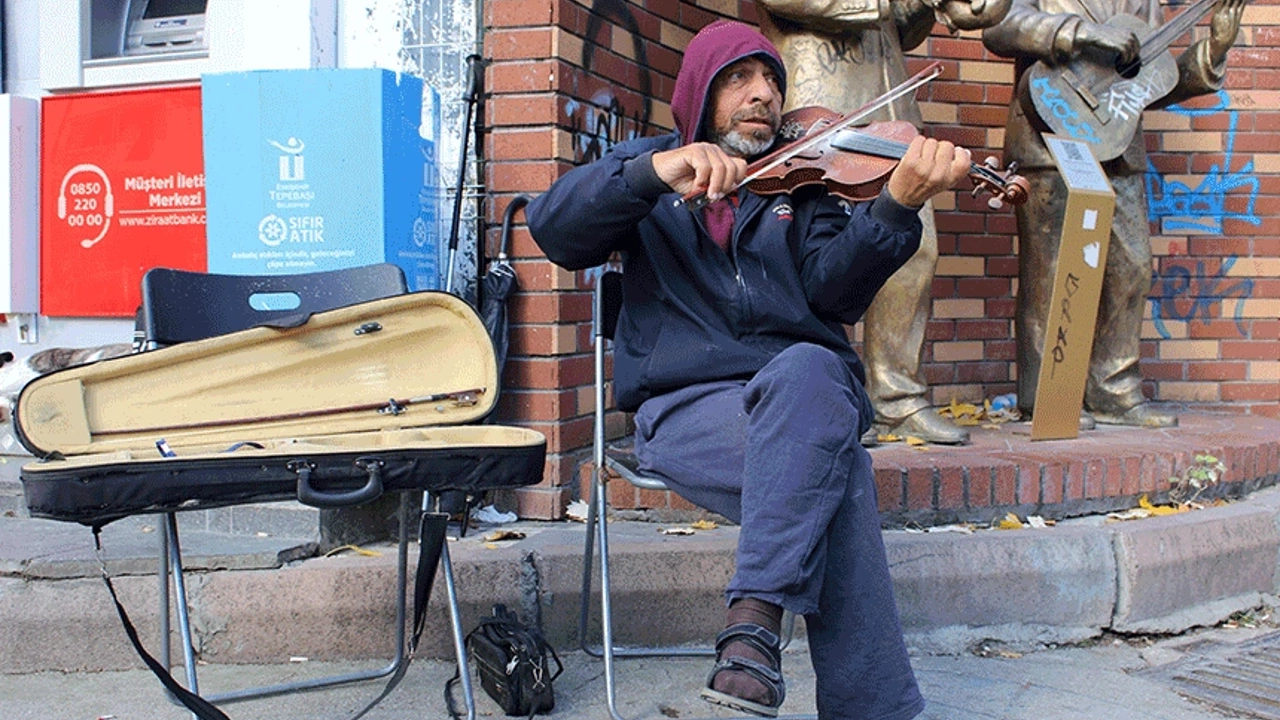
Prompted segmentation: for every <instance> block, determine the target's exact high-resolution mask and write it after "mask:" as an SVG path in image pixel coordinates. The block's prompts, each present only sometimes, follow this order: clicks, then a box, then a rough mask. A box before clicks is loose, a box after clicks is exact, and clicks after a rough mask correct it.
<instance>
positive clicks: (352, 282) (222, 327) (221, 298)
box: [135, 263, 475, 718]
mask: <svg viewBox="0 0 1280 720" xmlns="http://www.w3.org/2000/svg"><path fill="white" fill-rule="evenodd" d="M407 290H408V287H407V284H406V283H405V278H404V273H403V271H401V270H400V268H399V267H397V266H395V265H392V264H390V263H383V264H377V265H367V266H363V267H356V268H350V269H343V270H331V271H327V272H317V273H305V274H296V275H249V276H241V275H218V274H210V273H198V272H189V271H184V270H172V269H168V268H155V269H152V270H150V271H148V272H147V273H146V275H145V276H144V277H143V279H142V308H141V311H140V313H139V318H138V330H137V337H136V338H135V344H137V345H140V349H141V350H143V351H146V350H152V349H155V348H159V347H164V346H167V345H173V344H176V343H181V342H189V341H192V340H200V339H203V338H207V337H213V336H216V335H222V334H226V333H231V332H236V331H239V330H244V329H247V328H251V327H256V326H260V325H266V326H273V327H294V326H298V325H301V324H303V323H305V322H306V321H307V318H309V317H310V316H311V315H312V314H314V313H318V312H322V311H325V310H332V309H336V308H339V307H343V306H346V305H352V304H356V303H360V302H367V301H371V300H378V299H381V298H386V297H391V296H394V295H400V294H402V293H404V292H406V291H407ZM424 506H425V502H424ZM162 518H163V520H162V525H163V531H162V532H161V533H160V636H161V644H160V663H161V664H162V665H163V666H164V667H165V668H166V669H167V668H170V667H171V666H170V664H169V644H170V637H171V628H170V625H169V581H170V577H172V581H173V593H174V601H175V603H176V604H177V618H178V634H179V636H180V641H181V643H182V651H183V658H184V663H185V666H186V679H187V688H188V689H189V690H190V691H191V692H193V693H199V687H198V682H197V678H196V662H195V651H194V645H193V642H192V635H191V621H190V616H189V613H188V609H187V597H186V586H185V583H184V582H183V575H182V551H181V546H180V545H179V541H178V522H177V517H176V514H175V513H172V512H170V513H165V514H164V515H163V516H162ZM412 519H413V510H412V508H411V503H410V502H409V501H408V495H407V493H402V494H401V500H400V507H399V522H400V534H399V546H398V568H397V576H396V577H397V587H396V631H395V632H396V636H395V643H396V650H395V657H394V659H393V660H392V661H391V663H390V664H389V665H387V666H386V667H383V668H380V669H376V670H370V671H366V672H358V673H347V674H340V675H332V676H328V677H321V678H314V679H310V680H303V681H298V682H292V683H284V684H278V685H268V686H261V687H251V688H245V689H242V690H237V691H233V692H227V693H223V694H219V695H210V696H207V697H206V698H205V699H206V700H209V701H210V702H230V701H238V700H246V699H250V698H260V697H268V696H273V695H282V694H285V693H291V692H297V691H304V690H314V689H318V688H324V687H331V686H334V685H341V684H346V683H352V682H358V681H362V680H373V679H377V678H381V677H387V676H390V675H392V674H393V673H396V672H397V671H398V670H400V669H401V668H402V667H403V666H404V665H405V662H406V656H405V621H406V617H407V612H406V601H405V595H406V589H407V583H408V573H407V558H408V546H409V526H410V523H411V522H412ZM441 564H442V565H443V568H444V577H445V587H446V592H447V595H448V601H449V611H450V615H451V618H452V621H453V636H454V643H455V646H456V650H457V660H458V664H459V667H463V668H465V667H467V659H466V649H465V647H464V644H463V632H462V621H461V614H460V610H459V607H458V598H457V591H456V588H455V586H454V582H453V572H452V566H451V564H450V562H449V554H448V546H447V543H446V544H445V546H444V548H443V549H442V550H441ZM463 694H464V698H465V702H466V706H467V711H468V717H469V718H474V716H475V709H474V700H473V695H472V691H471V683H470V677H469V676H468V675H467V674H466V673H464V674H463Z"/></svg>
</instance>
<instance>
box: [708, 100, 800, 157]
mask: <svg viewBox="0 0 1280 720" xmlns="http://www.w3.org/2000/svg"><path fill="white" fill-rule="evenodd" d="M752 119H763V120H767V121H768V123H769V127H768V128H764V127H760V126H758V125H754V124H753V125H750V126H748V127H750V128H751V129H750V130H749V131H748V132H742V131H741V130H739V129H738V124H739V123H740V122H741V121H744V120H752ZM781 124H782V120H781V118H779V117H778V115H777V114H776V113H773V112H771V111H769V110H767V109H763V110H761V111H759V112H752V111H747V110H744V111H742V112H739V113H735V114H734V115H733V117H732V118H731V119H730V128H731V129H730V130H729V132H721V131H720V130H719V129H716V130H713V131H712V133H711V141H712V142H714V143H715V144H716V145H719V146H720V147H721V148H722V149H723V150H724V151H725V152H727V153H729V154H730V155H736V156H738V157H741V158H751V157H755V156H756V155H760V154H761V153H763V152H764V151H766V150H768V149H769V148H770V147H772V146H773V141H774V140H775V139H776V138H777V136H778V126H780V125H781Z"/></svg>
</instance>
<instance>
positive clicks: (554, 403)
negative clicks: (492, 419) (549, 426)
mask: <svg viewBox="0 0 1280 720" xmlns="http://www.w3.org/2000/svg"><path fill="white" fill-rule="evenodd" d="M498 403H499V405H500V406H501V407H502V409H503V411H504V412H507V413H509V414H510V415H509V416H511V417H518V418H522V419H528V420H541V421H555V420H564V419H568V418H572V417H577V415H578V396H577V392H576V391H575V390H572V389H569V390H560V391H546V390H542V391H533V392H524V391H515V390H508V391H507V392H504V393H503V394H502V397H501V398H500V399H499V400H498Z"/></svg>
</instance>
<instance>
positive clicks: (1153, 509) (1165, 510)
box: [1138, 495, 1187, 515]
mask: <svg viewBox="0 0 1280 720" xmlns="http://www.w3.org/2000/svg"><path fill="white" fill-rule="evenodd" d="M1138 507H1140V508H1142V509H1143V510H1146V511H1147V512H1149V513H1151V514H1152V515H1176V514H1178V513H1180V512H1186V511H1187V509H1186V508H1185V507H1174V506H1170V505H1152V504H1151V501H1150V500H1148V499H1147V496H1146V495H1143V496H1142V497H1140V498H1138Z"/></svg>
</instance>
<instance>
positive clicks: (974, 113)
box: [957, 105, 1009, 127]
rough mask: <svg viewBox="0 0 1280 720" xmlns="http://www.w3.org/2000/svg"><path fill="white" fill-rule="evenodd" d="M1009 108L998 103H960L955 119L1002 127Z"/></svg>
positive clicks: (977, 124)
mask: <svg viewBox="0 0 1280 720" xmlns="http://www.w3.org/2000/svg"><path fill="white" fill-rule="evenodd" d="M1008 115H1009V109H1008V108H1005V107H1000V106H998V105H961V106H960V109H959V112H958V113H957V120H959V122H960V123H961V124H964V125H969V126H977V127H1004V123H1005V119H1006V118H1007V116H1008Z"/></svg>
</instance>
